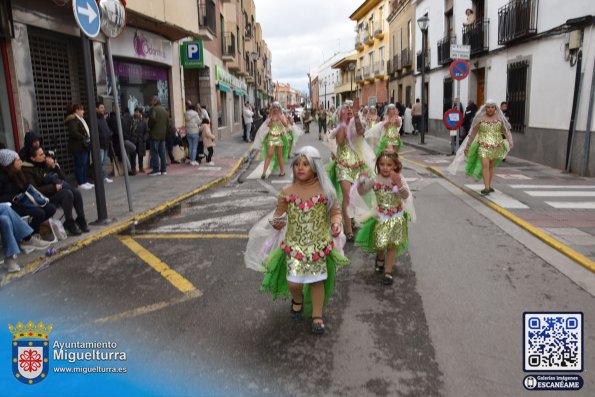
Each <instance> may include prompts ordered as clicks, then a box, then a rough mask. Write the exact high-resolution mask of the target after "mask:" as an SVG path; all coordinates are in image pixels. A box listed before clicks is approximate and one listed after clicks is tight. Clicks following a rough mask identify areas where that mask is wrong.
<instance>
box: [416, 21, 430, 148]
mask: <svg viewBox="0 0 595 397" xmlns="http://www.w3.org/2000/svg"><path fill="white" fill-rule="evenodd" d="M417 25H418V26H419V28H420V29H421V33H422V39H421V132H420V135H421V143H422V144H425V141H424V138H425V132H426V114H425V108H424V105H425V102H426V101H425V94H424V90H425V84H426V35H427V34H428V26H429V25H430V18H428V16H427V15H424V16H422V17H420V18H419V19H418V20H417Z"/></svg>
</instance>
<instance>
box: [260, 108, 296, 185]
mask: <svg viewBox="0 0 595 397" xmlns="http://www.w3.org/2000/svg"><path fill="white" fill-rule="evenodd" d="M252 149H256V150H262V157H263V158H264V169H263V171H262V176H261V179H265V178H266V173H267V170H268V168H269V165H270V164H271V160H272V163H273V166H272V170H273V171H275V170H276V169H277V168H278V169H279V170H280V172H279V176H285V168H284V164H283V161H284V160H285V159H287V158H288V157H289V142H288V140H287V119H286V118H285V117H284V116H283V114H282V113H281V105H280V104H279V102H273V104H272V106H271V111H270V113H269V117H268V119H267V120H266V121H265V122H264V123H262V126H261V127H260V128H259V129H258V132H257V133H256V137H255V138H254V143H253V144H252ZM273 155H274V156H275V157H274V158H273Z"/></svg>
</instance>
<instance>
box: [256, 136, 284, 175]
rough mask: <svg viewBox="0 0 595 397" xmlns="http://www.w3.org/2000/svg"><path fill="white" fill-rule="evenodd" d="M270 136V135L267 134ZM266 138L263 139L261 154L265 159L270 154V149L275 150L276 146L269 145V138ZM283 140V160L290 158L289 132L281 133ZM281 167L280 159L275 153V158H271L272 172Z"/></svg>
mask: <svg viewBox="0 0 595 397" xmlns="http://www.w3.org/2000/svg"><path fill="white" fill-rule="evenodd" d="M267 138H268V136H267ZM267 138H265V139H263V140H262V155H261V160H265V159H266V158H267V156H268V154H269V150H275V148H276V147H275V146H269V145H268V142H269V140H268V139H267ZM281 140H282V141H283V161H285V160H287V159H289V146H290V144H291V143H290V142H289V140H288V139H287V134H283V135H281ZM278 169H279V160H278V159H277V156H276V155H275V154H274V153H273V158H272V160H271V172H272V171H277V170H278Z"/></svg>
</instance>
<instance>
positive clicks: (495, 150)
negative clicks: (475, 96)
mask: <svg viewBox="0 0 595 397" xmlns="http://www.w3.org/2000/svg"><path fill="white" fill-rule="evenodd" d="M466 141H467V142H466V144H464V145H462V146H464V148H465V149H464V153H465V156H466V157H467V160H466V167H465V168H466V172H467V175H473V176H474V177H475V179H477V180H479V179H480V177H483V184H484V189H483V190H481V192H480V193H481V194H482V195H488V194H490V193H492V192H493V191H494V189H493V188H492V182H493V180H494V170H495V168H496V167H497V166H498V165H499V164H500V162H501V161H502V159H503V158H504V156H506V153H508V151H510V150H512V148H513V141H512V134H511V133H510V123H509V122H508V120H507V119H506V117H505V116H504V114H503V113H502V111H501V110H500V108H498V105H497V104H496V102H495V101H493V100H488V101H487V102H486V103H485V104H484V105H483V106H482V107H481V109H479V111H478V112H477V114H476V115H475V118H474V119H473V122H472V124H471V133H470V134H469V137H468V138H467V139H466Z"/></svg>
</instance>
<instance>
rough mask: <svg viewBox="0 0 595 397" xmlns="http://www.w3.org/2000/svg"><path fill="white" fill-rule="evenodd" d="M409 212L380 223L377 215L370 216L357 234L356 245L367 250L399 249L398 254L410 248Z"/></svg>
mask: <svg viewBox="0 0 595 397" xmlns="http://www.w3.org/2000/svg"><path fill="white" fill-rule="evenodd" d="M409 218H410V217H409V214H408V213H407V212H406V213H405V214H404V215H403V217H401V218H393V219H391V220H389V221H386V222H382V223H380V222H379V221H378V219H376V218H375V217H371V218H369V219H368V220H367V221H366V222H364V224H363V226H362V227H361V229H360V230H359V232H357V235H356V236H355V245H356V246H358V247H360V248H362V249H363V250H364V251H367V252H378V251H380V250H384V249H385V248H388V247H394V248H395V249H396V250H397V256H399V255H401V254H402V253H404V252H405V251H407V249H408V248H409V238H408V234H407V223H408V221H409Z"/></svg>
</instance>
